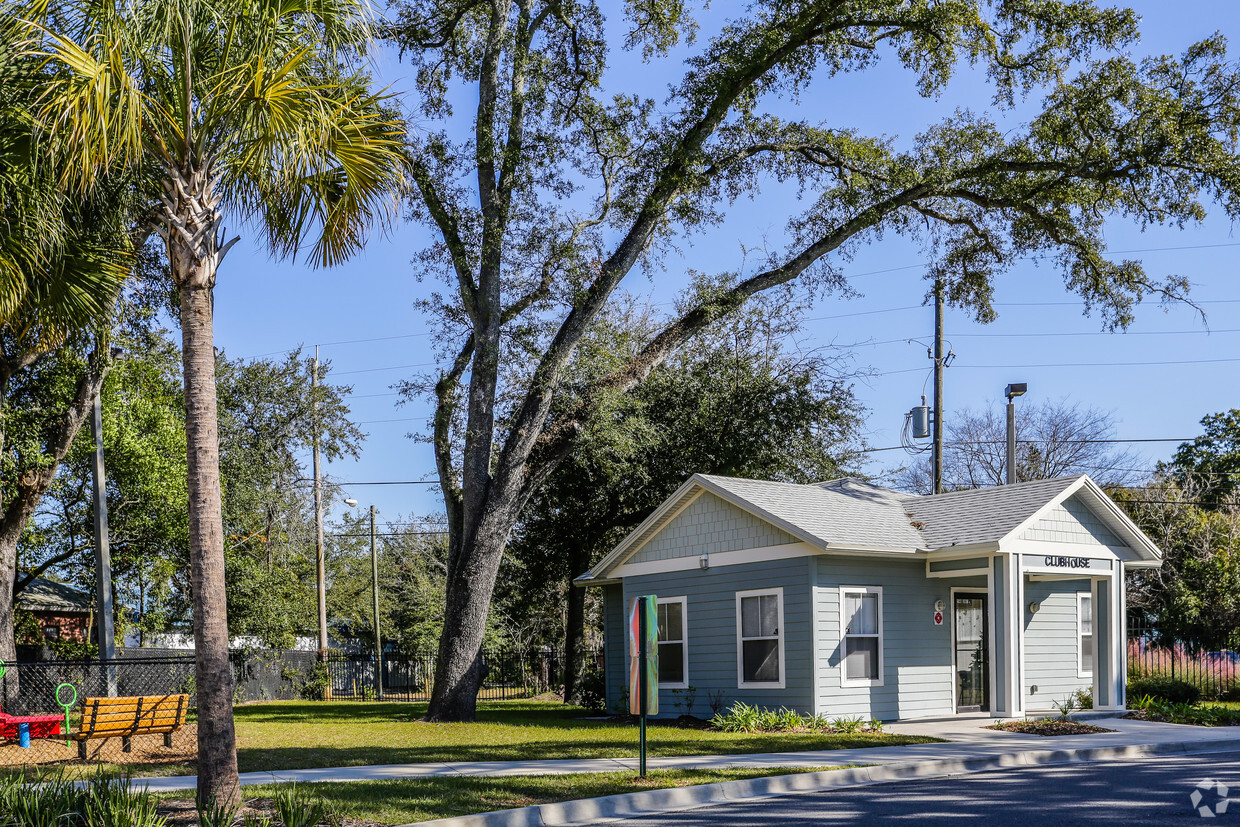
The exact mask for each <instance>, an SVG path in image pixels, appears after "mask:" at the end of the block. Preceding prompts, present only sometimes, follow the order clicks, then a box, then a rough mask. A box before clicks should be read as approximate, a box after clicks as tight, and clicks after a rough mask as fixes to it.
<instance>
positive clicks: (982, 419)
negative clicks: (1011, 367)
mask: <svg viewBox="0 0 1240 827" xmlns="http://www.w3.org/2000/svg"><path fill="white" fill-rule="evenodd" d="M943 426H944V432H943V434H944V438H943V443H944V445H943V487H944V489H945V490H948V491H956V490H960V489H964V488H985V487H988V486H992V485H1003V484H1004V483H1005V482H1006V481H1007V413H1006V412H1005V410H1004V408H1003V406H1002V405H995V404H991V405H990V406H988V407H985V408H982V409H981V410H976V411H975V410H972V409H970V408H965V409H964V410H961V411H956V412H953V413H952V414H950V415H949V416H945V417H943ZM1114 437H1115V418H1114V416H1113V415H1112V414H1111V413H1110V412H1108V411H1103V410H1099V409H1097V408H1086V407H1082V406H1081V405H1080V404H1079V403H1070V402H1068V401H1067V400H1060V401H1058V402H1053V401H1043V402H1036V403H1025V402H1022V403H1020V404H1018V405H1017V409H1016V480H1017V482H1025V481H1027V480H1045V479H1052V478H1054V477H1067V476H1072V475H1075V474H1089V476H1090V477H1092V478H1093V480H1094V481H1095V482H1097V483H1098V484H1099V485H1102V486H1104V487H1116V486H1122V485H1127V484H1129V483H1131V482H1134V481H1136V480H1138V479H1140V478H1141V477H1143V476H1145V475H1146V472H1145V471H1142V470H1141V466H1142V465H1143V464H1145V460H1144V459H1143V458H1142V457H1141V456H1140V455H1139V454H1137V453H1136V452H1134V451H1132V450H1130V449H1127V448H1117V447H1116V446H1115V445H1114V444H1113V443H1110V442H1108V440H1111V439H1114ZM893 476H894V478H895V484H896V485H897V486H898V487H900V488H902V489H904V490H905V491H915V492H917V493H919V494H929V493H930V492H931V490H932V489H933V482H932V477H931V468H930V457H929V455H928V454H925V453H923V454H921V455H920V456H919V457H918V458H917V460H916V461H915V462H914V463H913V464H912V465H910V466H908V467H906V468H903V469H900V470H899V471H896V472H895V473H894V475H893Z"/></svg>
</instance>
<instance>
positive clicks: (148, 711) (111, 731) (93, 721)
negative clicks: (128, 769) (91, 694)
mask: <svg viewBox="0 0 1240 827" xmlns="http://www.w3.org/2000/svg"><path fill="white" fill-rule="evenodd" d="M188 705H189V695H145V696H142V697H132V698H87V699H86V700H85V701H83V703H82V724H81V726H79V727H78V731H77V732H75V733H73V740H75V741H77V742H78V758H81V759H82V760H86V742H87V741H88V740H90V739H91V738H102V739H104V740H107V739H108V738H120V739H121V747H122V749H124V751H125V752H129V750H130V739H131V738H132V737H133V736H135V735H158V734H160V733H163V736H164V746H165V747H170V746H172V733H174V732H176V731H177V730H178V729H180V728H181V727H182V726H183V725H184V724H185V709H186V707H187V706H188Z"/></svg>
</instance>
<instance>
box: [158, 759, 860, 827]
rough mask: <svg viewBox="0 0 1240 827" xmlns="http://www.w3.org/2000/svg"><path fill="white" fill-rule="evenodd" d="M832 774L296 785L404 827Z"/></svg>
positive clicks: (176, 797) (691, 773)
mask: <svg viewBox="0 0 1240 827" xmlns="http://www.w3.org/2000/svg"><path fill="white" fill-rule="evenodd" d="M830 769H839V768H838V767H772V768H766V769H719V770H652V771H651V772H650V773H648V774H647V777H646V778H645V779H640V778H638V777H637V776H636V775H634V774H633V773H632V772H608V773H581V774H574V775H537V776H534V775H522V776H509V777H506V778H478V777H473V778H467V777H461V776H450V777H444V778H425V779H422V778H420V779H413V780H398V781H354V782H348V783H321V784H300V785H298V790H299V791H300V792H301V793H303V794H305V795H306V796H307V797H310V798H317V799H319V800H321V801H323V802H324V803H325V804H327V806H328V808H329V809H330V811H331V814H332V816H334V817H335V818H334V819H333V820H332V823H337V822H338V821H339V820H344V819H349V820H352V819H356V820H360V821H363V822H379V823H382V824H408V823H410V822H416V821H427V820H429V819H434V818H448V817H450V816H460V815H468V814H470V813H485V812H490V811H492V810H507V809H510V808H513V807H528V806H531V805H534V804H546V803H548V802H553V801H571V800H573V799H578V798H597V797H599V796H605V795H617V794H619V793H632V792H640V791H642V790H658V789H664V788H666V787H688V786H692V785H694V784H717V783H719V782H721V781H738V780H742V779H746V778H759V777H762V776H768V775H789V774H792V773H801V772H821V771H823V770H830ZM276 789H277V787H276V785H271V784H268V785H263V786H258V787H246V788H244V790H243V794H244V796H245V799H246V801H247V802H250V803H251V804H252V805H257V806H259V807H262V806H263V805H264V804H265V803H266V801H267V800H269V799H270V798H271V796H272V795H273V794H274V793H275V791H276ZM160 799H161V800H162V801H163V802H165V803H167V804H168V805H172V806H175V807H176V808H177V809H178V810H180V809H186V810H188V809H189V808H190V807H192V801H191V800H190V799H189V798H187V797H186V796H185V794H184V793H180V794H177V793H167V794H163V795H161V796H160Z"/></svg>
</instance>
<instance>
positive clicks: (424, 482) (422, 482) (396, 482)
mask: <svg viewBox="0 0 1240 827" xmlns="http://www.w3.org/2000/svg"><path fill="white" fill-rule="evenodd" d="M333 484H334V485H339V486H345V485H439V480H381V481H379V482H337V483H333Z"/></svg>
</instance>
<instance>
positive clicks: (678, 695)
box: [672, 685, 697, 715]
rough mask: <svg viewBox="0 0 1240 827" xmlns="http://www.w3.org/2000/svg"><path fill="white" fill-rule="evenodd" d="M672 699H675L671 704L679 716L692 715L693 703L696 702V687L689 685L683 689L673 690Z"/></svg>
mask: <svg viewBox="0 0 1240 827" xmlns="http://www.w3.org/2000/svg"><path fill="white" fill-rule="evenodd" d="M672 697H673V698H675V700H674V701H673V704H674V705H675V706H676V708H677V709H679V710H680V714H681V715H689V714H692V712H693V703H694V701H696V700H697V687H696V686H692V685H690V686H686V687H685V688H684V689H673V690H672Z"/></svg>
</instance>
